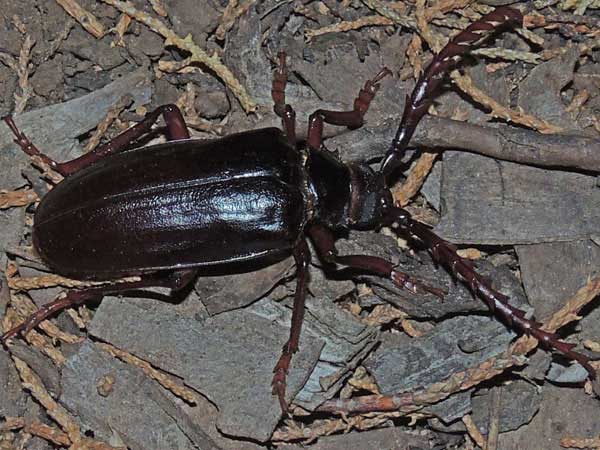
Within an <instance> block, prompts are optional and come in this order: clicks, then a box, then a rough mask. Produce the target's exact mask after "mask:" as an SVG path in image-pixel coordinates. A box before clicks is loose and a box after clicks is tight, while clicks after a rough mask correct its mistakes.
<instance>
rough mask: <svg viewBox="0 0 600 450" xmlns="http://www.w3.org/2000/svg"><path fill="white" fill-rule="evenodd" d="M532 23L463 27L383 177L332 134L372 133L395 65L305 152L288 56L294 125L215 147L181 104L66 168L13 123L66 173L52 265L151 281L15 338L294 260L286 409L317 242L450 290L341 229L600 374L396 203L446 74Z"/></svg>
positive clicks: (26, 144) (395, 274)
mask: <svg viewBox="0 0 600 450" xmlns="http://www.w3.org/2000/svg"><path fill="white" fill-rule="evenodd" d="M521 22H522V16H521V14H520V12H519V11H517V10H515V9H512V8H509V7H500V8H497V9H496V10H494V11H493V12H491V13H489V14H487V15H486V16H484V17H483V18H481V19H480V20H478V21H476V22H474V23H472V24H471V25H470V26H469V27H468V28H466V29H465V30H464V31H462V32H461V33H459V34H458V35H457V36H456V37H455V38H454V39H452V41H450V43H449V44H448V45H446V47H444V48H443V49H442V51H441V52H440V53H439V54H437V55H436V56H435V57H434V58H433V60H432V62H431V63H430V64H429V66H428V67H427V69H426V70H425V72H424V74H423V75H422V76H421V78H420V79H419V81H418V82H417V84H416V87H415V89H414V91H413V92H412V95H411V96H410V97H409V98H407V100H406V104H405V108H404V113H403V116H402V120H401V122H400V125H399V127H398V131H397V133H396V136H395V138H394V140H393V141H392V144H391V146H390V148H389V150H388V151H387V153H386V155H385V156H384V158H383V161H382V163H381V166H380V168H379V170H377V171H375V170H373V169H372V168H371V167H370V166H369V165H368V164H366V163H344V162H342V161H340V160H339V159H338V158H337V157H335V156H334V155H332V154H331V153H329V152H327V151H326V150H325V149H323V148H322V134H323V126H324V124H325V123H328V124H333V125H341V126H346V127H350V128H356V127H359V126H361V125H362V124H363V118H364V115H365V113H366V112H367V110H368V108H369V105H370V103H371V101H372V100H373V98H374V97H375V94H376V92H377V91H378V88H379V82H380V81H381V79H382V78H384V77H385V76H387V75H389V74H390V71H389V70H388V69H385V68H384V69H382V70H381V71H380V72H379V73H378V74H377V75H376V76H375V77H374V78H372V79H371V80H368V81H367V82H366V83H365V85H364V87H363V88H362V89H361V90H360V92H359V94H358V96H357V97H356V99H355V102H354V108H353V110H352V111H328V110H317V111H315V112H314V113H313V114H312V115H311V116H310V118H309V125H308V134H307V139H306V142H305V145H301V144H299V143H298V142H297V138H296V130H295V128H296V124H295V113H294V110H293V108H292V107H291V106H290V105H289V104H287V103H286V101H285V86H286V83H287V68H286V56H285V53H283V52H280V53H279V64H278V68H277V69H276V71H275V74H274V78H273V82H272V98H273V102H274V111H275V113H276V114H277V115H278V116H279V117H280V118H281V119H282V123H283V129H284V131H281V130H279V129H277V128H265V129H259V130H252V131H246V132H242V133H238V134H234V135H230V136H227V137H224V138H221V139H216V140H211V141H199V140H194V139H191V138H190V135H189V132H188V130H187V127H186V125H185V121H184V120H183V117H182V115H181V113H180V111H179V109H178V108H177V107H176V106H174V105H165V106H162V107H159V108H157V109H156V110H154V111H152V112H150V113H149V114H147V115H146V117H145V118H144V119H143V120H142V121H141V122H140V123H138V124H137V125H135V126H134V127H132V128H131V129H129V130H127V131H125V132H123V133H122V134H121V135H119V136H117V137H116V138H115V139H113V140H112V141H110V142H109V143H107V144H105V145H103V146H101V147H98V148H97V149H96V150H95V151H94V152H92V153H89V154H87V155H84V156H81V157H79V158H77V159H74V160H72V161H69V162H66V163H58V162H56V161H54V160H52V159H50V158H49V157H47V156H45V155H44V154H43V153H41V152H40V151H39V149H38V148H37V147H35V145H34V144H33V143H31V142H30V141H29V139H28V138H27V137H26V136H25V135H24V134H23V133H22V132H21V131H20V130H19V129H18V128H17V126H16V125H15V123H14V122H13V120H12V119H11V118H10V117H5V118H4V121H5V122H6V123H7V125H8V126H9V127H10V129H11V130H12V132H13V133H14V134H15V136H16V139H15V143H17V144H18V145H19V146H20V147H21V149H22V150H23V151H24V152H25V153H27V154H28V155H31V156H38V157H40V158H41V159H42V160H43V161H44V162H46V163H47V164H49V165H50V166H51V167H52V168H53V169H54V170H56V171H57V172H59V173H61V174H62V175H63V176H65V179H64V181H62V182H60V183H59V184H57V185H56V186H55V187H54V189H52V190H51V191H50V192H49V193H48V194H47V195H46V196H45V197H44V198H43V199H42V201H41V203H40V204H39V206H38V208H37V210H36V213H35V218H34V225H33V233H32V239H33V244H34V246H35V248H36V250H37V252H38V253H39V254H40V256H41V258H42V259H43V261H44V262H45V263H46V264H47V265H48V267H50V268H51V269H53V270H54V271H55V272H57V273H60V274H62V275H66V276H70V277H73V278H78V279H93V280H111V279H115V278H119V277H124V276H131V275H136V276H140V279H139V280H138V281H127V282H123V283H119V284H114V285H105V286H96V287H91V288H84V289H80V290H72V291H70V292H69V293H67V295H66V297H64V298H59V299H57V300H55V301H53V302H51V303H49V304H47V305H45V306H43V307H42V308H40V309H39V310H38V311H37V312H36V313H35V314H33V315H32V316H31V317H29V318H28V319H27V320H26V321H25V322H24V323H23V324H21V325H19V326H17V327H15V328H13V329H11V330H9V331H7V332H6V333H5V334H4V335H3V336H2V337H1V341H2V342H3V343H5V342H6V341H7V340H8V339H9V338H12V337H14V336H15V335H16V334H18V333H20V332H28V331H29V330H31V329H32V328H33V327H34V326H36V325H37V324H38V323H40V322H41V321H42V320H44V319H46V318H47V317H49V316H50V315H52V314H54V313H55V312H57V311H58V310H61V309H63V308H66V307H70V306H73V305H77V304H81V303H83V302H85V301H87V300H88V299H90V298H92V297H98V296H100V297H101V296H103V295H106V294H109V293H116V292H122V291H125V290H130V289H134V288H139V287H146V286H169V287H171V288H173V289H181V288H182V287H184V286H186V285H187V284H188V283H189V282H190V281H191V280H193V279H194V278H195V277H196V275H197V274H198V272H199V271H200V270H201V269H202V268H203V267H213V266H216V265H220V264H228V263H237V262H251V263H252V262H253V261H257V260H260V259H264V258H269V257H271V256H273V255H278V254H282V253H283V254H289V253H291V254H292V255H293V257H294V259H295V263H296V268H297V274H296V291H295V295H294V306H293V313H292V324H291V330H290V337H289V340H288V341H287V342H286V344H285V345H284V347H283V351H282V354H281V357H280V358H279V360H278V362H277V364H276V366H275V368H274V376H273V380H272V386H273V394H275V395H277V396H278V398H279V402H280V404H281V408H282V410H283V411H285V410H286V408H287V404H286V401H285V389H286V374H287V371H288V369H289V366H290V362H291V358H292V355H293V354H294V353H295V352H296V351H297V350H298V342H299V337H300V330H301V325H302V319H303V314H304V302H305V297H306V293H307V284H308V264H309V261H310V252H309V247H308V245H307V243H306V238H310V239H311V240H312V242H313V244H314V247H315V249H316V251H317V253H318V257H319V258H320V259H321V260H322V261H324V262H325V263H326V264H327V265H328V266H333V265H342V266H346V267H350V268H353V269H358V270H361V271H365V272H370V273H373V274H376V275H379V276H381V277H386V278H389V279H391V280H392V281H393V282H394V284H396V285H397V286H399V287H401V288H405V289H409V290H413V291H419V290H422V291H426V292H430V293H433V294H435V295H438V296H440V297H441V296H443V293H442V292H441V291H440V290H438V289H435V288H432V287H429V286H427V285H425V284H423V283H421V282H419V281H418V280H416V279H413V278H412V277H411V276H410V275H408V274H405V273H402V272H400V271H399V270H397V268H396V267H395V266H394V265H393V264H392V263H391V262H390V261H387V260H385V259H383V258H379V257H376V256H366V255H344V256H341V255H338V254H337V251H336V249H335V238H334V234H333V231H335V230H340V229H345V230H347V229H374V228H378V227H381V226H394V227H396V229H397V230H398V231H401V232H405V233H407V234H409V235H412V236H415V237H416V238H418V239H420V240H421V241H422V242H423V243H425V244H426V245H427V246H428V247H429V248H430V251H431V253H432V255H433V256H434V258H435V259H436V260H437V261H439V262H441V263H442V264H444V265H446V266H448V267H449V268H450V269H451V270H452V271H453V272H454V274H455V275H456V276H457V277H458V278H460V279H462V280H463V281H464V282H466V283H467V285H468V286H469V288H470V289H471V291H472V293H473V295H475V296H479V297H480V298H482V299H483V300H484V301H485V302H486V303H487V304H488V306H489V308H490V309H491V310H492V311H496V312H497V313H498V315H499V316H500V317H501V318H502V319H504V321H505V322H507V323H508V324H509V325H512V326H513V327H514V328H515V329H517V330H519V331H521V332H522V333H525V334H527V335H531V336H533V337H535V338H537V339H538V340H540V341H541V342H542V343H544V344H545V345H546V346H548V347H550V348H554V349H556V350H558V351H559V352H561V353H562V354H563V355H565V356H567V357H569V358H571V359H573V360H576V361H578V362H579V363H581V364H582V365H583V366H584V367H585V368H586V370H587V371H588V373H589V375H590V377H592V378H593V377H595V372H594V369H593V368H592V367H591V365H590V364H589V360H588V358H587V357H586V356H585V355H583V354H580V353H577V352H575V351H573V347H574V345H573V344H568V343H565V342H562V341H560V340H559V339H558V337H557V336H556V335H554V334H551V333H548V332H546V331H544V330H542V329H541V328H540V324H539V323H537V322H535V321H534V320H530V319H527V318H526V317H525V313H524V312H523V311H521V310H519V309H516V308H514V307H513V306H511V305H510V304H509V303H508V298H507V297H506V296H504V295H502V294H500V293H499V292H497V291H496V290H494V289H493V288H492V287H491V284H490V282H489V281H488V280H486V279H485V278H483V277H482V276H481V275H479V274H478V273H477V272H476V271H475V269H474V267H473V265H472V264H471V263H469V262H468V261H467V260H465V259H463V258H461V257H460V256H459V255H458V254H457V253H456V251H455V248H454V247H453V246H452V245H451V244H449V243H447V242H445V241H444V240H442V239H441V238H439V237H438V236H437V235H435V234H434V233H433V232H432V231H431V230H430V229H429V228H428V227H427V226H425V225H423V224H421V223H419V222H417V221H415V220H414V219H412V218H411V216H410V214H409V213H408V212H407V211H406V210H404V209H402V208H400V207H398V206H396V205H395V204H394V202H393V199H392V195H391V193H390V190H389V185H390V183H391V180H392V175H393V172H394V170H395V169H396V168H397V167H398V166H399V165H400V164H401V158H402V155H403V152H404V150H405V149H406V147H407V146H408V144H409V143H410V139H411V137H412V135H413V133H414V131H415V129H416V127H417V125H418V123H419V121H420V119H421V118H422V117H423V116H424V115H425V113H426V112H427V110H428V109H429V106H430V105H431V104H432V102H433V98H434V95H435V93H436V92H437V91H438V89H439V87H440V85H441V83H442V82H443V79H444V76H445V74H446V73H447V72H448V71H449V70H450V69H451V68H452V67H454V66H455V65H456V63H457V61H458V59H459V58H460V57H461V56H462V55H464V54H465V53H467V52H468V51H469V49H470V48H472V47H473V46H475V45H478V44H479V43H480V42H481V41H483V39H485V38H486V37H487V36H488V35H489V34H490V32H493V31H496V30H497V29H499V27H500V26H502V25H507V24H508V25H514V24H519V23H521ZM160 115H162V116H163V118H164V121H165V123H166V124H167V132H168V139H169V141H168V142H167V143H165V144H159V145H152V146H148V147H140V148H133V149H131V148H130V146H131V144H132V143H134V142H135V141H136V140H138V139H139V138H140V137H142V136H144V135H145V134H146V133H148V132H149V131H150V129H151V127H152V125H153V124H154V123H155V122H156V121H157V120H158V118H159V116H160Z"/></svg>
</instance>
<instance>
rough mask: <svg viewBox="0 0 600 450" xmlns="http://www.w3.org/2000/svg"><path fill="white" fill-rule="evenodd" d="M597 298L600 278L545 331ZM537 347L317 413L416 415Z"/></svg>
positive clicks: (525, 341)
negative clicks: (395, 392)
mask: <svg viewBox="0 0 600 450" xmlns="http://www.w3.org/2000/svg"><path fill="white" fill-rule="evenodd" d="M599 294H600V277H597V278H594V279H592V280H590V281H589V282H588V283H587V284H586V285H585V286H584V287H582V288H581V289H579V291H577V293H576V294H575V295H574V296H573V297H571V299H569V300H568V301H567V302H566V303H565V305H564V306H563V307H562V308H561V309H560V310H559V311H557V312H556V313H555V314H554V315H553V316H552V318H551V319H550V320H549V321H548V323H547V324H546V325H544V327H543V329H544V330H545V331H550V332H553V331H556V330H557V329H558V328H561V327H563V326H564V325H566V324H568V323H570V322H572V321H574V320H579V319H580V317H579V316H578V315H577V313H578V312H579V311H580V310H581V308H583V307H584V306H585V305H587V304H588V303H590V302H591V301H592V300H593V299H594V298H596V297H597V296H598V295H599ZM537 346H538V341H537V340H536V339H535V338H532V337H530V336H521V337H520V338H519V339H517V340H516V341H515V342H514V343H513V344H512V345H511V346H510V347H509V348H508V349H507V350H506V352H504V353H503V354H501V355H498V356H495V357H492V358H489V359H488V360H486V361H484V362H483V363H481V364H479V365H478V366H477V367H472V368H470V369H467V370H466V371H463V372H457V373H454V374H452V375H451V376H450V377H448V378H447V379H446V380H444V381H442V382H439V383H434V384H432V385H430V386H428V387H427V388H426V389H424V390H423V391H420V392H406V393H402V394H398V395H392V396H377V395H366V396H363V397H356V398H352V399H348V400H329V401H327V402H325V403H323V404H322V405H321V406H320V407H319V408H318V411H323V412H345V413H349V412H353V413H364V412H371V411H397V412H402V413H404V414H407V413H413V412H416V411H419V410H420V409H422V408H423V407H424V406H426V405H429V404H432V403H436V402H438V401H440V400H442V399H444V398H446V397H448V396H449V395H451V394H453V393H454V392H459V391H464V390H466V389H469V388H471V387H473V386H476V385H478V384H479V383H481V382H482V381H485V380H489V379H490V378H493V377H495V376H496V375H498V374H500V373H502V372H504V371H505V370H506V369H508V368H510V367H512V366H515V365H523V364H525V362H526V359H525V358H524V355H526V354H528V353H529V352H531V351H532V350H534V349H535V348H536V347H537Z"/></svg>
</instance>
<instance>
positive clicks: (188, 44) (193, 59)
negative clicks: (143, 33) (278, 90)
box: [102, 0, 257, 112]
mask: <svg viewBox="0 0 600 450" xmlns="http://www.w3.org/2000/svg"><path fill="white" fill-rule="evenodd" d="M102 1H103V2H104V3H106V4H108V5H111V6H113V7H115V8H116V9H118V10H119V11H121V12H122V13H125V14H127V15H129V16H131V17H132V18H134V19H135V20H137V21H138V22H141V23H143V24H144V25H146V26H147V27H149V28H150V29H151V30H152V31H154V32H155V33H158V34H160V35H161V36H162V37H164V38H165V46H169V45H174V46H176V47H178V48H179V49H181V50H184V51H186V52H189V53H190V54H191V56H190V57H189V58H188V59H187V61H188V63H190V64H191V63H200V64H204V65H206V66H207V67H208V68H209V69H210V70H212V71H213V72H214V73H215V74H216V75H217V76H218V77H219V78H220V79H221V80H223V82H224V83H225V84H226V85H227V87H229V89H231V91H232V92H233V94H234V95H235V97H236V98H237V99H238V100H239V102H240V104H241V105H242V107H243V108H244V111H246V112H253V111H256V108H257V105H256V103H255V102H254V101H253V100H252V99H251V98H250V96H249V95H248V92H247V91H246V89H245V88H244V86H242V84H241V83H240V82H239V80H238V79H237V78H236V77H235V75H234V74H233V73H232V72H231V71H230V70H229V68H227V66H225V64H223V62H222V61H221V59H220V58H219V56H218V55H217V54H216V53H214V54H213V55H212V56H209V55H208V53H206V52H205V51H204V50H203V49H201V48H200V47H199V46H198V45H196V43H195V42H194V40H193V39H192V35H191V34H189V35H187V36H186V37H185V38H183V39H182V38H181V37H179V36H178V35H177V34H175V32H174V31H172V30H171V29H170V28H169V27H167V26H166V25H165V24H164V23H163V22H161V21H160V20H158V19H155V18H154V17H151V16H149V15H148V14H146V13H145V12H143V11H139V10H137V9H136V8H135V7H134V6H133V4H132V3H130V2H127V1H121V0H102Z"/></svg>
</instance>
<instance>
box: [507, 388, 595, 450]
mask: <svg viewBox="0 0 600 450" xmlns="http://www.w3.org/2000/svg"><path fill="white" fill-rule="evenodd" d="M541 392H542V396H541V397H542V399H541V402H540V404H539V411H538V413H537V414H536V415H535V416H534V417H533V419H532V421H531V423H529V424H528V425H527V426H524V427H521V428H519V429H518V430H516V431H511V432H506V433H500V436H499V440H498V448H499V449H502V450H540V449H544V450H564V447H561V445H560V440H561V439H562V438H563V437H566V436H573V437H578V438H588V439H589V438H595V437H597V436H598V434H600V421H598V417H600V402H598V399H597V398H594V397H592V396H589V395H587V394H586V393H585V392H584V390H583V389H582V388H580V387H575V388H567V387H564V386H562V387H556V386H553V385H552V384H548V383H547V384H545V385H544V386H543V388H542V391H541ZM503 400H504V398H503ZM512 401H513V399H512V398H511V397H508V396H507V397H506V402H512Z"/></svg>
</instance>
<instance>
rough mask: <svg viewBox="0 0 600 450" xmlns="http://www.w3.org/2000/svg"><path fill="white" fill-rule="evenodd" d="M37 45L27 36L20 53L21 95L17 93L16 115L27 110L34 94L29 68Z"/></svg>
mask: <svg viewBox="0 0 600 450" xmlns="http://www.w3.org/2000/svg"><path fill="white" fill-rule="evenodd" d="M34 45H35V40H34V39H32V37H31V36H30V35H29V34H27V35H25V39H24V40H23V44H22V45H21V50H20V51H19V59H18V61H17V66H16V70H17V79H18V84H19V89H20V91H21V92H20V93H18V92H15V93H14V98H15V109H14V113H15V114H20V113H22V112H23V111H24V110H25V106H26V105H27V101H28V100H29V98H30V97H31V95H32V94H33V89H32V88H31V86H30V85H29V66H30V64H31V49H32V48H33V46H34Z"/></svg>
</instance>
